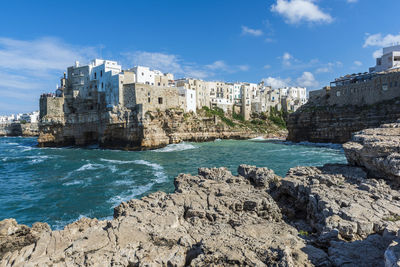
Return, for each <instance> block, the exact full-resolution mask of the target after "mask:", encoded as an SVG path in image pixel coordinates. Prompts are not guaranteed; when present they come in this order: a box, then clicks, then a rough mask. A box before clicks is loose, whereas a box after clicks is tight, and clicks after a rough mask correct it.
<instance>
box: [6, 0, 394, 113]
mask: <svg viewBox="0 0 400 267" xmlns="http://www.w3.org/2000/svg"><path fill="white" fill-rule="evenodd" d="M399 10H400V1H399V0H383V1H376V0H263V1H262V0H251V1H234V0H218V1H207V0H202V1H174V0H170V1H161V0H160V1H101V0H97V1H73V0H71V1H6V2H3V3H2V4H1V9H0V13H1V16H0V115H3V114H10V113H15V112H28V111H32V110H37V109H38V99H39V95H40V94H41V93H43V92H51V91H54V89H55V86H56V84H57V83H58V80H59V78H60V76H61V75H62V73H63V71H64V70H65V69H66V68H67V67H68V66H70V65H73V63H74V61H75V60H79V61H81V62H83V63H85V62H88V61H89V60H90V59H92V58H95V57H102V58H106V59H112V60H117V61H118V62H120V63H121V64H122V66H123V67H125V68H128V67H131V66H134V65H137V64H142V65H148V66H150V67H153V68H157V69H160V70H162V71H164V72H172V73H174V74H175V76H176V77H184V76H186V77H189V76H190V77H195V78H196V77H197V78H202V79H205V80H223V81H247V82H259V81H261V80H264V81H265V82H267V83H269V84H271V85H273V86H283V85H293V86H306V87H307V88H308V89H309V90H314V89H319V88H321V87H322V86H325V85H328V84H329V82H330V81H331V80H333V79H334V78H336V77H338V76H341V75H344V74H348V73H355V72H364V71H368V68H369V67H370V66H373V65H374V63H375V61H374V57H373V55H374V54H375V55H377V54H378V53H379V52H378V51H379V50H380V49H381V48H382V47H383V46H386V45H390V44H391V43H395V42H400V27H399V26H400V23H399V22H398V19H397V18H398V12H399Z"/></svg>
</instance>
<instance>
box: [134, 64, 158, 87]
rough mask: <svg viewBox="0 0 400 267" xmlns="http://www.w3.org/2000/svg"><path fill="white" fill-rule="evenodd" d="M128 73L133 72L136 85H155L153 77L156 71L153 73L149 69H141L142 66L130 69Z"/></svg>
mask: <svg viewBox="0 0 400 267" xmlns="http://www.w3.org/2000/svg"><path fill="white" fill-rule="evenodd" d="M130 71H133V72H134V73H135V82H136V83H143V84H149V85H154V83H155V76H156V75H157V74H156V73H158V72H157V71H156V72H154V71H152V70H150V68H149V67H143V66H136V67H133V68H132V69H130Z"/></svg>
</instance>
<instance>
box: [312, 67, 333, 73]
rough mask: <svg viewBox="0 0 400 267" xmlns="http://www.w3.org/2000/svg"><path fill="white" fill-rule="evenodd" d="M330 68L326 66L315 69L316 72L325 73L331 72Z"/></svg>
mask: <svg viewBox="0 0 400 267" xmlns="http://www.w3.org/2000/svg"><path fill="white" fill-rule="evenodd" d="M331 71H332V70H331V69H330V68H328V67H321V68H318V69H316V71H315V72H316V73H327V72H331Z"/></svg>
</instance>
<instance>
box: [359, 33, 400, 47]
mask: <svg viewBox="0 0 400 267" xmlns="http://www.w3.org/2000/svg"><path fill="white" fill-rule="evenodd" d="M367 36H368V37H367V38H366V39H365V42H364V45H363V47H364V48H365V47H368V46H375V47H386V46H391V45H393V44H397V43H400V33H399V34H398V35H393V34H387V35H385V36H383V35H382V34H381V33H377V34H372V35H367Z"/></svg>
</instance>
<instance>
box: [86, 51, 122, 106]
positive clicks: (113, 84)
mask: <svg viewBox="0 0 400 267" xmlns="http://www.w3.org/2000/svg"><path fill="white" fill-rule="evenodd" d="M89 66H91V73H90V80H92V81H96V83H97V89H98V91H99V92H105V96H106V103H107V107H112V106H115V105H118V104H119V92H120V89H121V88H122V81H123V74H121V70H122V69H121V65H118V63H117V62H116V61H110V60H103V59H95V60H93V61H92V62H91V63H90V64H89Z"/></svg>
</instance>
